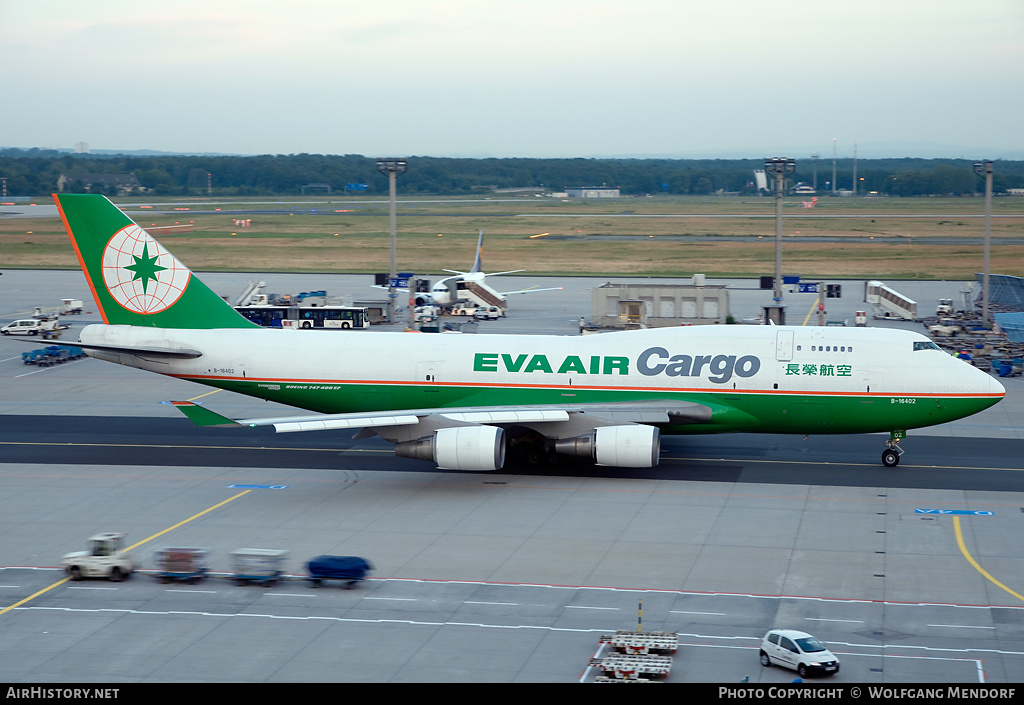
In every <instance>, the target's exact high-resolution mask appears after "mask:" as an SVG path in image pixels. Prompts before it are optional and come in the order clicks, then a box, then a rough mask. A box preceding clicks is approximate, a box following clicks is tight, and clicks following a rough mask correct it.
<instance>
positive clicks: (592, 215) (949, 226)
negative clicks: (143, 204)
mask: <svg viewBox="0 0 1024 705" xmlns="http://www.w3.org/2000/svg"><path fill="white" fill-rule="evenodd" d="M214 201H216V199H212V200H210V201H202V200H195V201H192V202H189V203H184V204H183V203H176V204H175V205H176V206H177V207H179V208H190V209H194V210H203V211H210V210H212V209H214V208H218V209H220V210H219V211H218V212H217V213H214V214H199V213H193V212H192V210H182V211H179V212H177V213H176V214H175V215H173V216H172V215H166V214H154V213H151V212H148V211H147V210H143V209H140V208H139V207H137V206H132V205H131V204H130V202H122V201H121V200H118V201H117V202H118V203H123V204H124V207H125V210H126V211H127V212H128V213H129V214H130V215H131V217H132V218H133V219H135V220H136V222H138V223H139V224H140V225H142V226H143V227H150V226H152V225H157V226H163V225H172V224H174V223H176V222H177V223H192V224H193V226H194V228H195V230H194V232H191V233H187V234H179V235H164V236H161V237H160V240H161V241H162V242H163V243H164V244H165V246H166V247H167V248H168V249H170V250H171V251H172V252H173V253H174V254H175V255H176V256H177V257H178V258H179V259H181V260H182V261H183V262H185V263H186V264H187V265H189V266H190V267H191V268H193V269H195V270H197V271H210V270H222V271H244V272H269V271H279V272H338V273H341V272H380V271H386V270H387V269H388V266H389V265H388V261H389V238H388V204H387V203H386V201H375V202H374V201H368V200H365V199H344V198H331V199H330V200H328V199H327V198H324V197H321V198H319V199H315V198H308V199H305V200H303V199H299V198H295V199H289V200H288V201H287V202H283V201H271V200H257V199H244V202H242V200H239V202H234V203H233V202H228V201H216V202H214ZM40 202H42V201H40ZM149 202H151V201H147V203H149ZM785 203H786V206H785V208H784V226H783V233H784V246H783V253H784V254H783V256H784V271H785V272H786V273H793V274H800V275H801V276H804V277H819V278H846V277H849V278H867V277H878V278H884V279H904V278H921V279H972V278H973V276H974V273H975V272H978V271H981V267H982V245H981V243H982V235H983V228H984V219H983V218H981V217H980V216H981V215H983V213H984V201H983V199H980V198H973V199H972V198H949V199H942V198H927V199H887V198H828V197H824V198H821V199H820V200H819V206H818V207H817V208H816V209H813V210H809V209H804V208H801V207H800V199H799V198H788V199H786V200H785ZM314 208H315V209H316V212H315V213H312V212H311V209H314ZM243 210H245V211H253V212H249V213H245V214H244V215H243V214H242V212H241V211H243ZM259 211H265V212H259ZM398 213H399V218H398V264H399V269H400V270H409V271H416V272H418V273H421V274H438V273H440V272H441V271H442V269H444V268H448V269H453V268H456V269H466V268H468V267H469V266H470V265H471V264H472V262H473V256H474V249H475V246H476V238H477V232H478V231H479V230H483V231H484V232H485V247H484V263H485V269H487V270H489V271H500V270H508V269H524V270H526V271H527V273H529V274H537V275H592V276H605V275H607V276H612V275H634V276H639V275H644V276H673V277H680V276H690V275H692V274H693V273H695V272H703V273H705V274H708V275H709V276H756V275H761V274H771V273H772V272H773V271H774V261H775V260H774V257H775V249H774V247H775V244H774V242H775V240H774V238H775V220H774V213H775V210H774V201H773V200H772V199H771V198H753V197H748V198H731V197H722V198H696V197H692V198H686V197H661V196H659V197H655V198H620V199H604V200H593V201H584V200H580V199H573V200H571V201H562V200H553V199H550V198H529V199H527V198H522V199H511V198H510V199H499V197H497V196H495V197H493V198H492V199H456V198H451V199H445V198H432V199H403V200H402V202H401V203H400V204H399V207H398ZM993 213H994V215H996V216H999V217H996V218H993V221H992V242H993V248H992V265H993V266H992V271H993V272H997V273H1001V274H1013V275H1016V276H1022V275H1024V244H1020V243H1021V242H1024V199H1022V198H1011V197H1004V198H998V199H995V200H994V202H993ZM830 216H832V217H830ZM839 216H843V217H839ZM242 217H244V218H248V219H251V226H249V227H237V226H235V225H234V224H233V219H234V218H242ZM542 233H547V235H545V236H543V237H533V238H531V237H530V236H531V235H534V236H535V235H540V234H542ZM439 235H441V237H439ZM681 236H699V237H705V238H710V241H692V240H688V239H682V238H681ZM736 236H741V237H744V238H746V239H744V240H742V241H734V240H731V239H726V238H731V237H736ZM822 236H826V237H828V238H829V241H827V242H815V241H812V239H813V238H815V237H822ZM718 238H721V241H719V242H716V241H715V239H718ZM870 238H876V239H877V241H873V240H871V239H870ZM924 238H928V240H929V241H928V242H923V241H922V240H923V239H924ZM936 238H939V239H940V240H939V241H938V242H935V241H934V240H935V239H936ZM865 239H866V240H865ZM941 240H948V241H949V242H948V243H944V242H942V241H941ZM1009 240H1014V241H1015V242H1008V241H1009ZM77 266H78V263H77V261H76V260H75V256H74V253H73V251H72V249H71V247H70V245H69V244H68V240H67V236H66V234H65V233H64V230H63V226H62V225H61V223H60V221H59V220H58V219H56V218H55V219H52V220H51V219H38V218H31V219H28V218H26V219H4V220H0V267H7V268H38V269H59V268H76V267H77Z"/></svg>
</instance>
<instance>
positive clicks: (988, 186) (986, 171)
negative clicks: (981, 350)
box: [974, 159, 992, 328]
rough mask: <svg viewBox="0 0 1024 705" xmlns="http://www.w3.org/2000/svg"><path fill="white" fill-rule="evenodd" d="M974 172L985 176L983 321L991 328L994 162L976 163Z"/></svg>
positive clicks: (982, 279) (982, 281) (982, 280)
mask: <svg viewBox="0 0 1024 705" xmlns="http://www.w3.org/2000/svg"><path fill="white" fill-rule="evenodd" d="M974 173H975V174H977V175H978V176H984V177H985V256H984V264H983V266H984V269H983V270H982V271H983V274H982V275H981V297H982V301H981V323H982V325H984V326H985V327H986V328H991V327H992V324H991V323H990V321H989V318H988V315H989V310H988V273H989V264H990V250H991V241H992V162H991V160H988V159H986V160H985V161H983V162H976V163H975V164H974Z"/></svg>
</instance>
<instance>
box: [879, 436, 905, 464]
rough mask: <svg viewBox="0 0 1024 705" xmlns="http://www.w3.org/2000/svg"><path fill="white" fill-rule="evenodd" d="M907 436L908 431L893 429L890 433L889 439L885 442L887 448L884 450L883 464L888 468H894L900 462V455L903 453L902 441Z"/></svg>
mask: <svg viewBox="0 0 1024 705" xmlns="http://www.w3.org/2000/svg"><path fill="white" fill-rule="evenodd" d="M906 437H907V432H906V431H892V432H890V433H889V440H887V441H886V442H885V450H883V451H882V465H884V466H885V467H887V468H893V467H896V466H897V465H899V464H900V456H901V455H903V449H902V448H900V441H901V440H903V439H904V438H906Z"/></svg>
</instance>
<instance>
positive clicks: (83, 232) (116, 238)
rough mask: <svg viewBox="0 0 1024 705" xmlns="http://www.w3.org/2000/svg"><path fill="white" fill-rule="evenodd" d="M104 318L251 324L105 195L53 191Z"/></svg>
mask: <svg viewBox="0 0 1024 705" xmlns="http://www.w3.org/2000/svg"><path fill="white" fill-rule="evenodd" d="M53 200H54V201H55V202H56V203H57V209H58V210H59V211H60V214H61V218H63V219H64V227H65V228H67V231H68V236H70V237H71V243H72V244H73V245H74V246H75V253H76V254H77V255H78V261H79V263H80V264H81V265H82V271H83V272H84V273H85V278H86V279H87V280H88V281H89V286H90V287H92V294H93V297H94V298H95V299H96V305H97V306H99V309H100V313H101V315H102V316H103V320H104V322H106V323H108V324H111V325H116V324H125V325H132V326H152V327H156V328H251V327H253V326H254V325H255V324H253V323H251V322H250V321H248V320H246V319H245V318H244V317H243V316H241V315H240V314H239V313H238V312H237V311H235V310H234V309H233V308H231V306H229V305H228V303H227V302H226V301H224V299H222V298H220V297H219V296H217V295H216V294H215V293H213V292H212V291H211V290H210V289H209V288H207V286H206V285H205V284H203V283H202V282H201V281H199V279H198V277H196V276H195V275H194V274H193V273H192V272H191V270H189V268H188V267H186V266H185V265H183V264H182V263H181V262H180V261H178V259H177V258H176V257H175V256H174V255H172V254H171V253H170V252H168V251H167V250H166V249H164V247H163V245H161V244H160V243H159V242H157V241H156V240H155V239H154V238H153V236H152V235H150V234H149V233H147V232H146V231H145V230H143V229H142V228H141V227H139V226H138V225H136V224H135V223H134V222H133V221H132V219H131V218H129V217H128V216H127V215H125V214H124V213H122V212H121V211H120V210H119V209H118V208H117V206H115V205H114V204H113V203H111V202H110V201H109V200H108V199H107V198H106V197H105V196H99V195H94V194H73V195H70V194H63V195H61V194H56V193H55V194H53Z"/></svg>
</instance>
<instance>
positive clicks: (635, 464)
mask: <svg viewBox="0 0 1024 705" xmlns="http://www.w3.org/2000/svg"><path fill="white" fill-rule="evenodd" d="M555 452H556V453H562V454H564V455H575V456H578V457H581V458H589V459H591V460H593V461H594V462H595V463H597V464H598V465H614V466H618V467H624V468H651V467H654V466H655V465H657V464H658V456H659V455H660V454H661V432H660V431H659V430H658V429H657V428H656V427H654V426H643V425H639V424H631V425H628V426H601V427H599V428H596V429H594V430H593V431H592V432H590V433H589V434H587V435H585V436H577V437H575V438H562V439H559V440H557V441H555Z"/></svg>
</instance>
